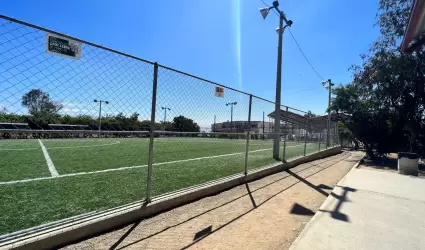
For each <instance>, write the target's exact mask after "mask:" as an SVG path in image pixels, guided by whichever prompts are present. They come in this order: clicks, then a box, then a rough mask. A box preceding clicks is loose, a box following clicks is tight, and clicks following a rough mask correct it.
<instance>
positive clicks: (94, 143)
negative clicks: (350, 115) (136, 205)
mask: <svg viewBox="0 0 425 250" xmlns="http://www.w3.org/2000/svg"><path fill="white" fill-rule="evenodd" d="M42 141H43V143H44V145H45V147H46V148H47V150H48V153H49V155H50V157H51V159H52V161H53V163H54V165H55V167H56V169H57V171H58V173H59V174H60V175H64V174H71V173H81V172H93V171H99V170H105V169H116V168H122V167H130V166H140V167H137V168H133V169H125V170H121V171H113V172H102V173H94V174H85V175H76V176H65V177H62V178H54V179H46V180H37V181H31V182H25V183H14V184H0V197H1V199H2V202H1V203H0V235H1V234H5V233H10V232H13V231H16V230H20V229H25V228H28V227H33V226H37V225H40V224H43V223H47V222H51V221H55V220H59V219H64V218H67V217H70V216H74V215H79V214H83V213H87V212H91V211H100V210H104V209H107V208H113V207H116V206H118V205H124V204H127V203H129V202H133V201H138V200H142V199H143V198H144V197H145V195H146V178H147V177H146V176H147V167H146V166H145V165H147V160H148V143H149V141H148V140H147V139H145V138H139V139H135V138H134V139H130V138H129V139H122V138H119V139H118V138H114V139H80V140H78V139H63V140H42ZM118 142H119V143H118ZM2 143H3V142H2ZM0 145H1V146H2V148H6V147H4V145H3V144H0ZM154 145H155V146H154V166H153V172H152V195H153V196H157V195H161V194H165V193H168V192H171V191H175V190H178V189H182V188H186V187H190V186H193V185H196V184H201V183H203V182H207V181H211V180H214V179H218V178H222V177H226V176H229V175H232V174H236V173H242V172H243V171H244V166H245V165H244V164H245V150H246V145H245V140H229V139H208V138H159V139H156V140H155V144H154ZM286 145H287V148H286V157H287V158H291V157H297V156H301V155H303V153H304V143H297V142H287V144H286ZM12 147H15V148H16V149H28V150H22V151H0V154H2V153H4V152H7V153H6V154H4V155H8V154H9V153H11V152H13V153H12V156H10V158H9V160H10V159H13V160H14V163H13V164H10V163H8V162H6V161H5V158H3V157H1V158H0V166H1V169H2V179H0V182H1V181H10V180H22V179H28V178H35V177H43V176H50V172H49V171H48V168H47V165H46V161H45V159H44V156H43V153H42V151H41V148H40V145H39V143H38V141H37V140H26V141H25V140H21V141H10V143H9V145H8V148H12ZM281 147H283V143H282V144H281ZM248 149H249V151H250V152H249V157H248V168H249V169H255V168H259V167H263V166H265V165H269V164H272V163H276V161H275V160H274V159H273V158H272V142H271V141H261V140H251V141H250V145H249V148H248ZM306 149H307V150H306V151H307V154H308V153H312V152H314V151H317V150H318V145H317V144H313V143H311V144H307V148H306ZM282 152H283V148H281V153H282ZM7 157H9V156H7Z"/></svg>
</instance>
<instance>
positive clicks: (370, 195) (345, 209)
mask: <svg viewBox="0 0 425 250" xmlns="http://www.w3.org/2000/svg"><path fill="white" fill-rule="evenodd" d="M290 249H292V250H301V249H306V250H307V249H309V250H310V249H425V179H423V178H418V177H412V176H405V175H399V174H397V173H394V172H385V171H377V170H369V169H362V168H359V169H356V168H355V169H352V170H351V171H350V172H349V173H348V174H347V175H346V176H345V177H344V178H343V179H342V180H341V181H340V182H339V183H338V185H337V186H336V187H335V188H334V190H333V191H332V193H331V195H330V196H329V197H328V198H327V199H326V201H325V202H324V203H323V205H322V206H321V208H320V209H319V211H318V212H317V213H316V214H315V215H314V217H313V219H312V220H311V221H310V222H309V223H308V224H307V226H306V227H305V229H304V230H303V232H302V233H301V234H300V235H299V237H298V238H297V239H296V241H295V242H294V243H293V245H292V246H291V248H290Z"/></svg>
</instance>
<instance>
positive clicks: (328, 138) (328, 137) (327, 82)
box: [322, 79, 335, 147]
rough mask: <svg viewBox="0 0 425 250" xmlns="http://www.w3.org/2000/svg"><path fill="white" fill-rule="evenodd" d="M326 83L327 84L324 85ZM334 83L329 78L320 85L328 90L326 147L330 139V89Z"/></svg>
mask: <svg viewBox="0 0 425 250" xmlns="http://www.w3.org/2000/svg"><path fill="white" fill-rule="evenodd" d="M326 84H327V85H328V86H326ZM334 85H335V84H333V83H332V81H331V79H328V80H326V81H322V86H323V87H325V88H326V89H327V90H328V92H329V95H328V125H327V130H328V131H327V136H326V147H329V146H330V140H331V138H330V133H329V130H330V128H331V91H332V86H334Z"/></svg>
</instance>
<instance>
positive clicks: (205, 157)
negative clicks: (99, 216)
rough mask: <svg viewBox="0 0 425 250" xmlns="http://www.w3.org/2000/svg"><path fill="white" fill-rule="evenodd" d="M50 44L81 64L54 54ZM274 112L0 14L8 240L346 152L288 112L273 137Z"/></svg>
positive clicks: (0, 166) (329, 134) (303, 115)
mask: <svg viewBox="0 0 425 250" xmlns="http://www.w3.org/2000/svg"><path fill="white" fill-rule="evenodd" d="M50 35H53V37H54V39H59V40H54V41H56V42H58V41H59V43H62V42H63V43H64V44H65V45H66V44H67V43H66V42H69V48H71V49H69V48H68V47H67V48H68V49H69V50H67V51H68V52H69V51H70V50H72V51H71V52H76V53H74V54H72V53H71V54H70V55H65V54H60V53H56V54H54V53H53V54H52V53H48V52H46V49H48V50H49V51H50V47H49V46H50V45H52V43H53V42H52V41H53V40H50V38H49V37H50ZM55 36H56V37H55ZM60 39H62V40H60ZM74 42H75V43H74ZM79 43H81V47H78V46H79V45H78V44H79ZM73 46H77V47H73ZM75 48H77V49H75ZM50 52H51V51H50ZM77 52H78V53H77ZM78 55H79V56H78ZM217 87H219V88H222V90H223V91H224V96H221V97H217V96H215V91H216V88H217ZM274 106H275V104H274V102H272V101H269V100H266V99H264V98H261V97H258V96H255V95H252V94H249V93H245V92H243V91H239V90H237V89H234V88H230V87H227V86H224V85H221V84H218V83H215V82H212V81H209V80H206V79H203V78H201V77H197V76H194V75H191V74H188V73H185V72H181V71H178V70H175V69H172V68H169V67H167V66H164V65H159V64H157V63H153V62H150V61H147V60H144V59H141V58H138V57H136V56H132V55H129V54H126V53H122V52H119V51H116V50H113V49H110V48H106V47H103V46H100V45H97V44H94V43H91V42H87V41H84V40H81V39H78V38H75V37H71V36H68V35H65V34H61V33H58V32H55V31H52V30H48V29H45V28H42V27H38V26H36V25H33V24H29V23H26V22H22V21H19V20H16V19H12V18H9V17H5V16H2V15H0V139H1V140H0V170H1V171H2V175H1V176H0V187H1V188H2V192H3V194H4V197H6V198H5V200H3V201H2V202H3V204H6V205H5V206H3V207H2V208H0V214H1V215H0V219H1V220H2V221H3V222H4V223H3V224H2V225H4V226H1V227H0V235H2V234H6V233H10V232H13V231H16V230H20V229H25V228H29V227H33V226H38V225H40V224H43V223H46V222H51V221H53V220H57V219H63V218H67V217H71V216H76V215H79V214H83V213H87V212H92V211H98V210H104V209H108V208H111V207H115V206H119V205H123V204H126V203H129V202H134V201H137V200H143V199H144V200H146V202H150V201H151V199H152V197H155V196H160V195H165V194H169V193H170V192H173V191H176V190H181V189H184V188H188V187H190V186H194V185H198V184H201V183H205V182H209V181H212V180H215V179H218V178H222V177H226V176H232V175H235V174H240V173H243V174H247V173H248V172H249V171H250V170H252V169H255V168H261V167H264V166H267V165H269V164H276V163H279V162H281V161H286V160H289V159H291V158H293V157H301V156H305V155H307V154H309V153H313V152H317V151H320V150H323V149H326V148H328V147H332V146H335V145H338V142H339V139H338V127H337V124H336V123H335V122H333V121H332V122H331V124H330V128H331V129H327V127H328V120H327V119H325V118H323V117H321V116H316V115H314V114H312V113H310V112H304V111H301V110H298V109H294V108H291V107H287V106H282V108H281V111H280V113H279V114H277V117H278V118H277V119H279V120H280V127H281V133H280V134H276V133H274V119H275V117H276V116H275V114H274ZM275 138H279V140H278V141H279V142H280V147H279V157H280V159H278V160H277V159H274V158H273V154H272V153H273V150H272V149H273V145H274V144H273V139H275ZM328 138H329V139H328ZM52 169H53V170H54V172H52ZM116 170H119V171H116ZM49 171H50V172H49ZM58 177H60V178H58ZM21 180H24V181H25V182H20V181H21ZM16 200H20V201H23V202H20V203H19V204H26V205H25V206H23V207H17V206H18V205H17V204H18V203H17V202H16Z"/></svg>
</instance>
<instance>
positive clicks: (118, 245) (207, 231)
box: [110, 153, 351, 249]
mask: <svg viewBox="0 0 425 250" xmlns="http://www.w3.org/2000/svg"><path fill="white" fill-rule="evenodd" d="M350 155H351V154H350V153H343V154H341V155H339V156H337V157H336V158H335V159H332V160H325V161H323V162H320V163H318V164H321V163H324V162H326V165H325V166H324V167H320V168H319V169H318V170H317V171H315V172H314V173H312V174H310V175H308V176H306V177H301V176H299V175H298V174H297V173H299V172H302V171H305V170H308V169H310V168H313V167H317V166H319V165H316V164H312V163H308V165H309V167H307V168H304V169H302V170H300V171H297V172H294V171H292V170H287V171H286V172H287V173H288V174H285V175H283V176H282V177H281V178H279V179H277V180H273V181H271V182H268V183H266V184H264V185H262V186H260V187H257V188H256V189H255V190H251V188H250V184H251V183H247V184H245V187H246V193H245V194H244V195H241V196H238V197H234V198H232V199H231V200H228V201H226V202H224V203H222V204H220V205H218V206H216V207H213V208H211V209H208V210H206V211H203V212H201V213H199V214H197V215H195V216H193V217H190V218H188V219H185V220H183V221H180V222H178V223H176V224H173V225H171V226H167V227H165V228H163V229H162V230H158V231H156V232H154V233H151V234H149V235H148V236H144V237H141V238H139V239H137V240H134V241H132V242H130V243H127V244H125V245H123V244H122V243H123V242H124V240H125V239H126V238H128V236H129V235H130V234H131V233H132V232H133V231H134V230H135V229H136V228H137V227H138V226H143V225H142V222H143V220H141V221H138V222H136V223H134V224H133V225H132V226H131V227H130V228H129V229H128V230H127V231H126V232H125V233H123V234H122V236H121V237H120V238H119V239H118V240H117V241H116V242H115V243H114V244H112V245H111V247H110V249H123V248H127V247H130V246H132V245H134V244H137V243H139V242H141V241H144V240H146V239H149V238H151V237H153V236H155V235H158V234H160V233H163V232H165V231H167V230H169V229H171V228H174V227H178V226H179V225H182V224H184V223H187V222H189V221H191V220H193V219H196V218H198V217H200V216H202V215H204V214H207V213H209V212H211V211H213V210H216V209H218V208H221V207H224V206H226V205H228V204H231V203H233V202H235V201H237V200H239V199H241V198H246V197H249V199H250V200H251V203H252V207H251V208H250V209H249V210H247V211H246V212H244V213H242V214H240V215H238V216H236V217H234V218H233V219H230V220H229V221H227V222H225V223H224V224H222V225H221V226H219V227H217V228H214V229H213V227H212V225H211V226H208V227H206V228H203V229H200V230H199V231H198V232H197V233H196V234H195V235H194V236H193V242H192V243H191V244H189V245H187V246H185V247H183V249H185V248H188V247H190V246H192V245H194V244H196V243H197V242H199V241H201V240H203V239H204V238H206V237H208V236H209V235H211V234H213V233H215V232H217V231H218V230H220V229H222V228H224V227H226V226H228V225H230V224H231V223H233V222H235V221H236V220H238V219H240V218H242V217H243V216H245V215H247V214H248V213H250V212H252V211H253V210H255V209H256V208H258V207H260V206H262V205H263V204H265V203H266V202H268V201H269V200H271V199H272V198H274V197H276V196H277V195H279V194H280V193H282V192H284V191H285V190H287V189H289V188H291V187H293V186H294V185H296V184H298V183H300V182H302V183H304V184H306V185H308V186H309V187H311V188H312V189H314V190H316V191H317V192H319V193H320V194H322V195H324V196H328V194H329V193H327V192H325V191H324V190H332V189H333V188H332V187H329V186H327V185H324V184H320V185H317V186H316V185H314V184H312V183H310V182H308V181H307V180H306V178H308V177H310V176H312V175H314V174H317V173H319V172H321V171H323V170H326V169H328V168H330V167H332V166H333V165H335V164H337V163H338V162H340V161H343V160H346V159H347V158H348V157H349V156H350ZM341 156H342V157H341ZM319 161H320V160H319ZM288 177H294V178H295V179H296V180H297V181H296V182H294V183H292V184H290V185H288V186H286V187H284V188H281V189H279V190H278V191H277V192H274V193H273V194H270V195H269V196H268V197H267V198H266V199H262V202H261V203H258V202H257V201H256V200H255V199H254V197H253V195H252V193H255V192H257V191H259V190H261V189H264V188H266V187H268V186H270V185H273V184H275V183H277V182H280V181H281V180H283V179H286V178H288ZM290 212H291V213H294V214H302V215H308V216H312V215H314V212H313V211H311V210H310V209H308V208H305V207H303V206H301V205H299V204H294V206H293V208H292V210H291V211H290Z"/></svg>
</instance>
